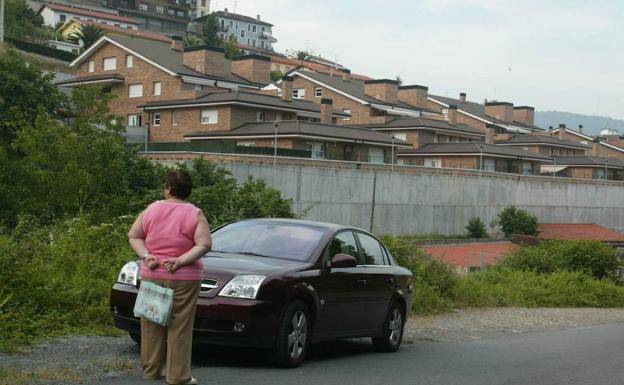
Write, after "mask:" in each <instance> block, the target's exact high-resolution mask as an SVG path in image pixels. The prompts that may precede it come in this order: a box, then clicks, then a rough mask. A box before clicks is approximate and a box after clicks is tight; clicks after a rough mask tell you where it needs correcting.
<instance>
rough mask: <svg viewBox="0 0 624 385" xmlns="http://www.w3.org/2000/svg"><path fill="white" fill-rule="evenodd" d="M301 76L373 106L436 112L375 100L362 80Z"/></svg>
mask: <svg viewBox="0 0 624 385" xmlns="http://www.w3.org/2000/svg"><path fill="white" fill-rule="evenodd" d="M294 72H296V70H294V71H291V73H290V74H292V73H294ZM299 73H300V74H302V75H304V76H307V77H309V78H311V79H313V80H315V81H317V82H319V83H323V84H325V85H327V86H329V87H332V88H334V89H337V90H339V91H341V92H344V93H346V94H349V95H351V96H352V97H355V98H357V99H360V100H362V101H364V102H366V103H373V104H380V105H384V106H387V107H390V108H404V109H408V110H413V111H421V112H422V111H426V112H434V111H432V110H429V109H427V108H419V107H414V106H410V105H409V104H405V103H402V102H396V103H387V102H384V101H381V100H379V99H375V98H373V97H372V96H368V95H366V93H365V92H364V81H362V80H358V79H353V78H352V79H351V80H349V81H344V80H342V77H341V76H332V75H328V74H322V73H318V72H306V71H299Z"/></svg>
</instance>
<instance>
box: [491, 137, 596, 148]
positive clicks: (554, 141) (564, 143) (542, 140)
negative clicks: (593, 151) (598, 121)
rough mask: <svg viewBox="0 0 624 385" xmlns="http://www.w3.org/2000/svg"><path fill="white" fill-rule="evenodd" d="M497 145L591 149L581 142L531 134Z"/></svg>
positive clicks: (498, 142) (512, 138)
mask: <svg viewBox="0 0 624 385" xmlns="http://www.w3.org/2000/svg"><path fill="white" fill-rule="evenodd" d="M496 144H501V145H506V144H509V145H516V146H521V145H524V144H548V145H551V146H560V147H575V148H578V149H582V150H586V149H589V148H591V146H588V145H586V144H583V143H581V142H576V141H573V140H567V139H564V140H561V139H559V138H558V137H556V136H548V135H531V134H518V135H514V136H512V137H511V138H510V139H508V140H500V141H497V142H496Z"/></svg>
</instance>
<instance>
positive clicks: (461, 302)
mask: <svg viewBox="0 0 624 385" xmlns="http://www.w3.org/2000/svg"><path fill="white" fill-rule="evenodd" d="M453 298H454V301H455V304H456V306H460V307H463V306H465V307H491V306H525V307H622V306H624V288H623V287H621V286H618V285H616V284H614V283H613V282H611V281H609V280H597V279H594V278H593V277H591V276H590V275H588V274H585V273H582V272H568V271H558V272H554V273H551V274H539V273H537V272H534V271H521V270H510V269H507V268H492V269H488V270H485V271H482V272H478V273H474V274H470V275H468V276H465V277H463V278H462V279H461V280H459V281H458V282H457V285H456V286H455V288H454V292H453Z"/></svg>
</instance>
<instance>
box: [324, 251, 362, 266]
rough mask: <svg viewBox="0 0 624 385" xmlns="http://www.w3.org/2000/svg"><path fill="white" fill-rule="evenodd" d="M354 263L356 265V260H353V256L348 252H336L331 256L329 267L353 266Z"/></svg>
mask: <svg viewBox="0 0 624 385" xmlns="http://www.w3.org/2000/svg"><path fill="white" fill-rule="evenodd" d="M356 265H357V262H356V261H355V258H353V257H352V256H350V255H348V254H336V255H334V258H332V260H331V262H330V266H329V267H334V268H341V267H342V268H345V267H355V266H356Z"/></svg>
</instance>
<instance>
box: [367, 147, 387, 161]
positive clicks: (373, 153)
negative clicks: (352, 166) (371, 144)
mask: <svg viewBox="0 0 624 385" xmlns="http://www.w3.org/2000/svg"><path fill="white" fill-rule="evenodd" d="M368 163H384V150H383V148H369V149H368Z"/></svg>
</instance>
